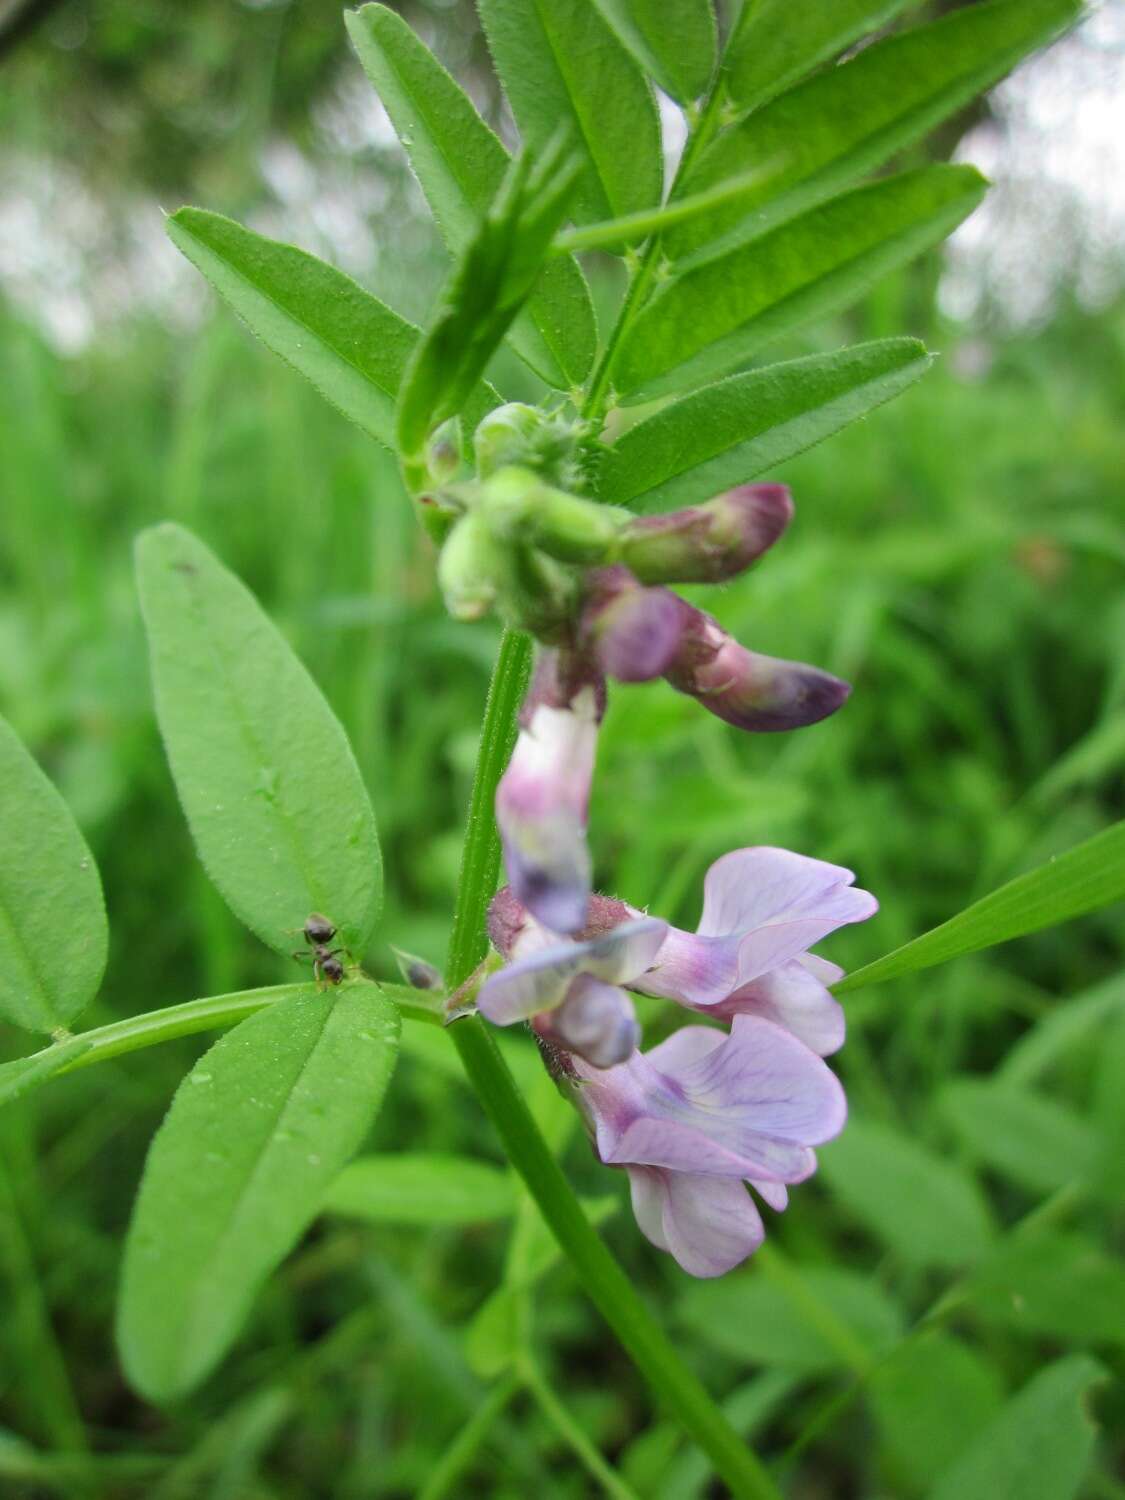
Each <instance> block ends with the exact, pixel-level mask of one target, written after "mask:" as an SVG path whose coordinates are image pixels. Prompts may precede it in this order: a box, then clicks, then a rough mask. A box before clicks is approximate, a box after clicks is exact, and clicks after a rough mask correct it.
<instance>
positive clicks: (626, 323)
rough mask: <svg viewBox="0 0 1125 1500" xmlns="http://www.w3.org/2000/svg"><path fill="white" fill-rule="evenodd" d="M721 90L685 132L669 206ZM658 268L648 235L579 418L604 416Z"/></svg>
mask: <svg viewBox="0 0 1125 1500" xmlns="http://www.w3.org/2000/svg"><path fill="white" fill-rule="evenodd" d="M722 105H723V88H722V83H721V80H720V81H719V82H717V83H716V85H715V87H714V88H713V89H712V90H711V93H710V95H709V96H708V98H707V101H706V103H705V104H704V105H703V107H702V109H701V110H700V112H699V118H698V119H697V121H696V122H695V124H694V125H693V126H692V128H691V129H690V131H689V132H688V138H687V141H686V142H685V144H684V152H683V155H682V156H681V157H680V164H679V166H678V167H677V168H676V176H675V179H674V181H673V183H672V187H671V189H670V191H669V194H668V203H669V204H671V203H672V200H673V199H674V197H675V194H676V189H677V188H678V187H679V186H680V184H681V183H682V182H684V181H685V179H686V178H687V176H688V173H689V172H690V171H691V169H692V167H693V166H694V165H695V162H696V160H697V159H698V157H699V153H700V152H701V151H702V150H703V148H704V147H705V146H706V145H707V143H708V142H709V141H710V140H711V137H712V136H713V135H714V134H715V131H716V130H717V129H718V127H719V123H720V118H721V115H722ZM659 267H660V233H659V231H657V232H656V233H654V234H652V235H651V236H650V237H649V239H648V241H647V242H646V244H645V247H644V250H643V251H642V253H641V256H640V259H639V260H638V261H637V263H636V265H635V267H634V268H633V271H632V274H631V275H630V277H629V285H628V287H627V288H626V291H625V298H624V301H623V302H622V304H621V307H620V309H619V311H618V314H617V321H616V322H615V323H614V325H613V327H612V328H611V329H610V333H609V338H608V339H607V340H606V346H605V349H604V351H603V352H602V357H601V359H600V360H599V361H598V366H597V369H596V370H595V371H594V374H593V378H592V379H591V381H590V387H589V389H588V391H587V392H586V399H585V401H584V402H583V403H582V415H583V416H584V417H588V418H589V419H590V420H592V421H596V422H600V421H601V419H602V417H603V416H604V415H605V410H606V405H607V398H608V395H609V382H610V375H611V374H612V371H613V361H614V359H615V357H616V355H617V350H618V346H619V345H620V343H621V340H622V339H623V338H624V337H625V335H626V333H627V332H628V331H629V329H630V327H631V326H632V323H633V319H634V318H635V317H636V316H637V314H638V313H639V312H640V310H641V308H642V307H643V306H644V303H645V299H646V297H647V296H648V293H649V289H650V287H651V286H652V283H653V280H654V278H655V276H656V273H657V271H658V270H659Z"/></svg>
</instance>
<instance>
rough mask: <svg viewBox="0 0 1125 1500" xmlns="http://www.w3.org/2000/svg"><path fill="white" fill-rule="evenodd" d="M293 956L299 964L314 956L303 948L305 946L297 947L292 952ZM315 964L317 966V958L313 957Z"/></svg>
mask: <svg viewBox="0 0 1125 1500" xmlns="http://www.w3.org/2000/svg"><path fill="white" fill-rule="evenodd" d="M292 957H293V958H295V959H296V960H297V962H298V963H299V964H303V963H305V962H307V961H308V960H309V959H310V958H312V954H311V953H307V952H306V951H305V949H303V948H297V949H295V950H294V952H293V954H292ZM313 966H314V967H315V966H316V960H315V959H313Z"/></svg>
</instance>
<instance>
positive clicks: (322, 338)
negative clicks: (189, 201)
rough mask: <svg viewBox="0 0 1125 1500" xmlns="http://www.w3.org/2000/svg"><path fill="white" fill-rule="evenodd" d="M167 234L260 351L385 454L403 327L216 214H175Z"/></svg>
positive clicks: (306, 261) (330, 275)
mask: <svg viewBox="0 0 1125 1500" xmlns="http://www.w3.org/2000/svg"><path fill="white" fill-rule="evenodd" d="M168 234H169V237H170V238H171V240H172V243H173V244H174V245H175V246H176V248H177V249H178V250H180V251H181V252H182V253H183V254H184V255H186V256H187V258H188V260H190V261H191V262H192V264H193V265H195V266H197V267H198V269H199V270H200V271H202V272H203V274H204V276H206V277H207V280H208V281H209V282H210V283H211V285H212V286H213V287H214V288H215V290H216V291H217V292H218V293H219V295H220V297H222V298H223V300H224V301H225V302H229V303H230V305H231V307H232V308H233V309H234V310H235V312H236V313H238V315H239V317H241V318H243V319H244V320H245V322H246V323H247V325H248V326H249V328H250V329H251V331H252V332H253V333H255V334H257V336H258V337H259V338H260V339H261V340H262V342H263V343H264V344H265V345H266V346H267V348H270V349H272V350H273V352H274V353H275V354H280V355H281V357H282V359H284V360H285V361H286V363H287V364H290V365H292V366H293V368H294V369H295V370H299V371H300V373H301V374H302V375H304V376H305V378H306V379H307V380H310V381H312V383H313V385H315V386H316V388H317V390H318V391H319V392H320V393H321V395H322V396H325V397H327V399H328V400H329V401H331V403H332V405H333V406H334V407H336V409H337V410H338V411H341V412H343V414H344V416H345V417H347V418H348V419H349V420H350V421H352V422H354V423H355V424H356V426H357V427H361V428H362V429H363V430H364V432H367V433H370V434H371V436H372V437H374V438H378V439H379V441H380V442H381V443H385V444H386V445H387V447H388V448H392V449H393V447H394V430H395V429H394V408H395V396H396V394H397V392H398V388H399V384H400V382H401V380H402V375H403V371H404V370H405V369H406V363H407V360H408V359H409V357H410V352H411V350H412V349H413V348H414V345H415V343H416V342H417V340H418V330H417V329H416V328H415V327H414V325H413V323H408V322H407V321H406V320H405V318H400V317H399V315H398V313H396V312H392V311H391V309H390V308H389V307H387V306H385V305H384V304H383V303H382V302H380V301H379V299H378V297H373V296H372V295H371V293H370V292H365V291H364V290H363V288H362V287H361V286H360V285H359V284H358V283H357V282H355V281H353V280H352V279H351V277H350V276H345V275H344V273H343V272H342V271H337V270H336V268H335V266H330V265H328V264H326V262H324V261H322V260H318V259H317V258H316V256H315V255H309V254H308V252H307V251H305V250H298V249H297V248H296V247H295V246H293V245H282V244H280V243H279V242H278V241H277V240H270V239H266V238H265V236H264V235H260V234H255V233H254V232H253V230H251V229H244V228H243V227H242V225H241V224H236V223H235V222H234V220H233V219H225V218H223V216H222V215H221V214H213V213H208V212H207V211H206V210H204V209H202V208H181V209H180V210H179V212H178V213H175V214H173V215H172V217H171V218H170V219H169V220H168Z"/></svg>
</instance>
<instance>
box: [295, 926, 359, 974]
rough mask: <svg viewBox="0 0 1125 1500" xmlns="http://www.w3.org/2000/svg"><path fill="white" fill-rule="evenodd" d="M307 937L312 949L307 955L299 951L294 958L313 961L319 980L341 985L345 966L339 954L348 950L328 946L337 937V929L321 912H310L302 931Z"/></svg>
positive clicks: (301, 950)
mask: <svg viewBox="0 0 1125 1500" xmlns="http://www.w3.org/2000/svg"><path fill="white" fill-rule="evenodd" d="M301 931H302V932H303V933H304V935H305V942H306V943H308V945H309V947H310V948H311V949H312V952H311V953H306V952H305V950H304V949H303V948H299V949H297V951H296V952H295V953H294V954H293V957H294V958H295V959H297V960H298V961H299V962H304V960H305V959H306V958H311V959H312V966H313V973H314V974H315V975H316V977H317V978H318V979H323V980H325V981H327V983H328V984H339V983H340V981H341V980H342V979H343V977H344V966H343V964H342V963H341V962H340V960H339V958H337V956H336V955H337V954H338V953H346V952H347V949H346V948H330V947H329V946H328V944H329V943H330V942H331V941H332V939H333V938H334V937H335V936H336V929H335V927H334V926H333V925H332V923H331V922H330V921H329V920H328V918H327V917H323V916H321V914H320V912H318V911H314V912H310V913H309V916H308V917H307V918H306V920H305V925H304V927H303V928H302V929H301Z"/></svg>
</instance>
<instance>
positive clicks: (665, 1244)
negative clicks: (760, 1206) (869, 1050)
mask: <svg viewBox="0 0 1125 1500" xmlns="http://www.w3.org/2000/svg"><path fill="white" fill-rule="evenodd" d="M565 1071H567V1072H569V1075H570V1077H571V1079H572V1080H573V1082H574V1085H575V1086H574V1088H573V1093H574V1096H575V1099H576V1101H577V1103H578V1106H579V1108H580V1109H581V1111H582V1113H583V1114H584V1115H585V1117H586V1120H587V1122H588V1124H589V1126H590V1129H591V1133H592V1135H593V1139H594V1144H595V1148H596V1150H597V1154H598V1156H599V1157H600V1158H601V1160H602V1161H603V1162H605V1163H606V1165H607V1166H617V1167H624V1168H625V1169H626V1171H627V1172H628V1174H629V1182H630V1187H631V1190H632V1198H633V1211H634V1213H635V1215H636V1218H637V1223H638V1224H639V1225H640V1228H641V1230H642V1231H643V1233H644V1234H645V1235H646V1236H647V1238H648V1239H649V1240H651V1241H652V1243H653V1244H654V1245H656V1246H657V1247H658V1248H659V1249H661V1250H667V1251H669V1252H670V1253H671V1254H672V1255H673V1256H674V1257H675V1258H676V1260H677V1261H678V1262H679V1264H680V1265H681V1266H682V1267H683V1269H684V1270H685V1271H687V1272H688V1273H689V1274H690V1275H692V1276H721V1275H722V1274H723V1273H724V1272H725V1271H729V1270H730V1269H731V1268H732V1267H733V1266H736V1265H738V1264H739V1262H740V1261H743V1260H745V1259H746V1257H747V1256H748V1255H751V1254H752V1253H753V1252H754V1251H755V1250H756V1249H757V1248H758V1246H759V1245H760V1244H761V1242H762V1239H763V1238H764V1234H765V1231H764V1229H763V1226H762V1220H761V1216H760V1214H759V1213H758V1210H757V1208H756V1207H755V1205H754V1203H753V1201H752V1200H751V1198H750V1196H749V1194H748V1193H747V1192H746V1188H745V1186H744V1184H746V1183H748V1184H750V1185H751V1186H752V1187H754V1188H755V1189H756V1190H757V1191H758V1192H759V1193H760V1194H761V1196H762V1198H763V1199H764V1200H765V1201H766V1203H768V1204H769V1205H770V1207H771V1208H774V1209H778V1210H780V1209H783V1208H785V1206H786V1203H787V1201H788V1195H787V1191H786V1185H787V1184H789V1183H796V1182H803V1181H804V1180H805V1178H806V1177H809V1176H811V1174H812V1173H813V1172H814V1171H815V1170H816V1156H815V1154H814V1152H813V1150H812V1147H814V1146H817V1145H820V1144H821V1143H822V1142H824V1141H827V1140H831V1139H832V1137H833V1136H835V1135H837V1134H839V1132H840V1130H841V1129H842V1128H843V1125H844V1120H845V1118H846V1115H847V1105H846V1102H845V1099H844V1091H843V1089H842V1088H841V1086H840V1083H839V1081H838V1080H837V1079H836V1077H835V1076H834V1075H833V1074H832V1073H831V1072H830V1071H829V1069H828V1068H827V1067H826V1066H825V1064H824V1063H823V1062H822V1061H821V1060H820V1058H818V1057H817V1056H816V1055H815V1054H814V1053H812V1052H810V1051H809V1049H808V1048H807V1047H805V1046H804V1045H803V1044H802V1043H801V1042H799V1041H797V1039H796V1038H795V1037H794V1036H792V1035H791V1034H790V1033H789V1032H787V1031H786V1030H785V1029H784V1028H783V1027H781V1026H778V1025H776V1024H774V1022H772V1021H767V1020H764V1019H762V1018H761V1017H760V1016H749V1015H739V1016H735V1018H734V1021H733V1024H732V1026H731V1030H730V1033H729V1035H728V1034H726V1033H724V1032H722V1031H718V1030H713V1029H711V1028H709V1027H703V1026H685V1027H684V1028H683V1029H682V1030H680V1031H677V1032H676V1033H675V1035H674V1036H671V1037H669V1038H668V1040H667V1041H666V1042H662V1043H661V1044H660V1045H659V1046H658V1047H654V1048H653V1049H652V1050H651V1051H650V1052H647V1053H640V1052H636V1053H634V1054H633V1056H632V1057H631V1058H630V1059H629V1061H628V1062H626V1063H623V1064H622V1065H620V1066H619V1067H615V1068H609V1069H605V1070H598V1069H596V1068H591V1067H589V1066H588V1065H587V1064H585V1063H583V1062H581V1061H577V1062H573V1063H571V1064H570V1065H569V1068H568V1069H566V1070H565Z"/></svg>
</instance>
